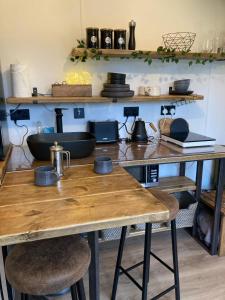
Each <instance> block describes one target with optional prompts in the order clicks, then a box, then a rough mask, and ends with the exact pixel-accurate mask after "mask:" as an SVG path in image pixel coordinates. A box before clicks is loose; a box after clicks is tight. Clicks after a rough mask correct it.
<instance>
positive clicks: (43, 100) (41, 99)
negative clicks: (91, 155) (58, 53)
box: [6, 94, 204, 104]
mask: <svg viewBox="0 0 225 300" xmlns="http://www.w3.org/2000/svg"><path fill="white" fill-rule="evenodd" d="M203 99H204V97H203V96H202V95H194V94H193V95H189V96H185V95H160V96H134V97H130V98H115V99H113V98H107V97H101V96H92V97H52V96H38V97H18V98H17V97H10V98H7V100H6V102H7V103H8V104H51V103H52V104H55V103H111V102H157V101H182V100H183V101H184V100H194V101H195V100H203Z"/></svg>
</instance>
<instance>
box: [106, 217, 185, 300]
mask: <svg viewBox="0 0 225 300" xmlns="http://www.w3.org/2000/svg"><path fill="white" fill-rule="evenodd" d="M126 232H127V226H124V227H122V232H121V238H120V243H119V250H118V256H117V261H116V268H115V274H114V281H113V288H112V296H111V300H115V299H116V292H117V286H118V281H119V276H121V275H122V274H125V275H126V276H127V277H128V278H129V279H130V280H131V281H132V282H133V283H134V284H135V285H136V286H137V287H138V288H139V289H140V290H141V291H142V300H147V295H148V283H149V268H150V256H153V257H154V258H155V259H156V260H158V261H159V262H160V263H161V264H162V265H163V266H164V267H166V268H167V269H168V270H169V271H171V272H172V273H173V274H174V285H172V286H170V287H169V288H167V289H166V290H164V291H163V292H161V293H159V294H158V295H156V296H154V297H153V298H151V300H156V299H159V298H161V297H162V296H164V295H166V294H167V293H169V292H170V291H172V290H173V289H175V295H176V300H180V282H179V268H178V255H177V237H176V220H172V221H171V240H172V253H173V268H171V267H170V266H169V265H168V264H166V263H165V262H164V261H163V260H162V259H161V258H159V257H158V256H157V255H155V254H154V253H153V252H152V251H151V235H152V224H151V223H146V225H145V242H144V260H143V261H141V262H138V263H136V264H135V265H133V266H131V267H129V268H126V269H125V268H123V267H122V265H121V264H122V256H123V248H124V244H125V239H126ZM140 265H143V278H142V285H140V284H139V283H138V282H137V281H136V280H135V279H134V277H133V276H131V275H130V274H129V271H131V270H133V269H135V268H137V267H139V266H140Z"/></svg>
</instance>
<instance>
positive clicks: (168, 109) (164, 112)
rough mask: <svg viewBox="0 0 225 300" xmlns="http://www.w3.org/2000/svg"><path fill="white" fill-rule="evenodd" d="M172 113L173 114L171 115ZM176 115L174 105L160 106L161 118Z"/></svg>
mask: <svg viewBox="0 0 225 300" xmlns="http://www.w3.org/2000/svg"><path fill="white" fill-rule="evenodd" d="M172 112H174V113H172ZM175 113H176V106H175V105H162V106H161V116H173V115H175Z"/></svg>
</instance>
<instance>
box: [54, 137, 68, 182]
mask: <svg viewBox="0 0 225 300" xmlns="http://www.w3.org/2000/svg"><path fill="white" fill-rule="evenodd" d="M50 153H51V163H52V165H53V167H54V168H55V170H56V173H57V174H58V175H59V176H60V177H61V176H63V175H64V172H63V171H64V164H63V156H64V155H65V156H66V167H67V168H69V166H70V152H69V151H64V150H63V147H62V146H60V145H58V142H54V146H51V147H50Z"/></svg>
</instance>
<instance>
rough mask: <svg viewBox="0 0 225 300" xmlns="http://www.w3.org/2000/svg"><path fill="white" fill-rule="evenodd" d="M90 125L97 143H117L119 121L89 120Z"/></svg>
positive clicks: (90, 130)
mask: <svg viewBox="0 0 225 300" xmlns="http://www.w3.org/2000/svg"><path fill="white" fill-rule="evenodd" d="M88 125H89V132H90V133H91V134H93V135H94V136H95V138H96V143H115V142H117V141H118V139H119V131H118V121H100V122H96V121H89V122H88Z"/></svg>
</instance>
